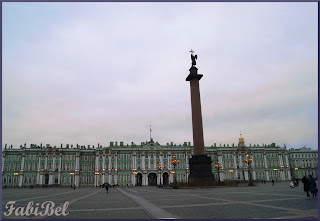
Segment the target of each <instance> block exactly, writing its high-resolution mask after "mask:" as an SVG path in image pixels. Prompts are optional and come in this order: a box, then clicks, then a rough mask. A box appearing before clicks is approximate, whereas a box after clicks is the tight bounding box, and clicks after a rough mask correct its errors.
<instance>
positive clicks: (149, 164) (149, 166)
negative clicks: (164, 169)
mask: <svg viewBox="0 0 320 221" xmlns="http://www.w3.org/2000/svg"><path fill="white" fill-rule="evenodd" d="M150 157H151V155H150V154H148V169H150V168H151V163H150V162H151V161H150Z"/></svg>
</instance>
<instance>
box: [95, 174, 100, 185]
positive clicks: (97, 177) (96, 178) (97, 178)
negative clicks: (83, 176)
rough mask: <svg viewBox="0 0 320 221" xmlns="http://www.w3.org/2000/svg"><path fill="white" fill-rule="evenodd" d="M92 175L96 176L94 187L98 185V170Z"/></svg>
mask: <svg viewBox="0 0 320 221" xmlns="http://www.w3.org/2000/svg"><path fill="white" fill-rule="evenodd" d="M94 175H95V178H96V187H98V178H99V176H98V175H99V172H95V173H94Z"/></svg>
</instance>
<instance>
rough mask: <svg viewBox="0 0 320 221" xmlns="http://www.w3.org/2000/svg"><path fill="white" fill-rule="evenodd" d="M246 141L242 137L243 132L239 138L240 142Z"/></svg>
mask: <svg viewBox="0 0 320 221" xmlns="http://www.w3.org/2000/svg"><path fill="white" fill-rule="evenodd" d="M243 140H244V139H243V137H242V135H241V132H240V138H239V141H243Z"/></svg>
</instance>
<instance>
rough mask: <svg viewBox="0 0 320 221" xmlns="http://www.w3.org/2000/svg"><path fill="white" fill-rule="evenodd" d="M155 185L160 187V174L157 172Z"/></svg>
mask: <svg viewBox="0 0 320 221" xmlns="http://www.w3.org/2000/svg"><path fill="white" fill-rule="evenodd" d="M156 174H157V185H160V173H158V171H157V173H156Z"/></svg>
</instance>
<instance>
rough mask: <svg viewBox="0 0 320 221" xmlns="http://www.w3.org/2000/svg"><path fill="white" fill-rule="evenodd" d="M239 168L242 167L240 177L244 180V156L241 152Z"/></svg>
mask: <svg viewBox="0 0 320 221" xmlns="http://www.w3.org/2000/svg"><path fill="white" fill-rule="evenodd" d="M239 169H240V179H241V180H243V179H244V177H243V174H244V167H243V165H242V156H241V153H239Z"/></svg>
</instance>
